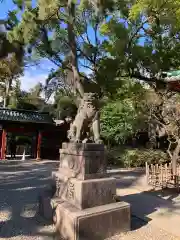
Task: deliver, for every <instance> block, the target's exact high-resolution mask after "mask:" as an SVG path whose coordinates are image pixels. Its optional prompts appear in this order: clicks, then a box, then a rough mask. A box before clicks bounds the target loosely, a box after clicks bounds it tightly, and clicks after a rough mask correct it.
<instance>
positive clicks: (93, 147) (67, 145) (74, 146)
mask: <svg viewBox="0 0 180 240" xmlns="http://www.w3.org/2000/svg"><path fill="white" fill-rule="evenodd" d="M62 149H69V150H72V151H74V150H76V151H104V150H105V148H104V144H97V143H72V142H64V143H62Z"/></svg>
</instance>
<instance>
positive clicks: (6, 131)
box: [0, 108, 69, 160]
mask: <svg viewBox="0 0 180 240" xmlns="http://www.w3.org/2000/svg"><path fill="white" fill-rule="evenodd" d="M68 128H69V126H68V124H66V123H64V124H60V125H59V126H57V124H56V122H55V121H54V120H53V119H52V117H51V116H50V115H49V114H48V113H44V112H37V111H29V110H18V109H7V108H0V147H1V151H0V159H1V160H5V159H8V158H9V157H8V156H10V147H9V146H10V144H9V143H10V141H11V138H12V137H13V138H15V139H16V156H22V155H23V153H24V151H25V154H26V155H27V156H28V158H31V159H37V160H38V159H53V160H56V159H59V149H60V147H61V143H62V142H63V141H66V140H67V137H66V136H67V130H68Z"/></svg>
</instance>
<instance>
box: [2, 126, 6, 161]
mask: <svg viewBox="0 0 180 240" xmlns="http://www.w3.org/2000/svg"><path fill="white" fill-rule="evenodd" d="M4 159H6V130H4V129H3V131H2V140H1V160H4Z"/></svg>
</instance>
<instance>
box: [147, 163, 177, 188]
mask: <svg viewBox="0 0 180 240" xmlns="http://www.w3.org/2000/svg"><path fill="white" fill-rule="evenodd" d="M146 178H147V183H148V184H149V185H151V186H153V187H155V188H157V187H160V188H167V187H176V188H178V189H179V186H180V165H179V164H178V165H177V174H176V176H174V175H173V171H172V163H169V164H150V165H149V164H147V163H146Z"/></svg>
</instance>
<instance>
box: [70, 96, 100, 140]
mask: <svg viewBox="0 0 180 240" xmlns="http://www.w3.org/2000/svg"><path fill="white" fill-rule="evenodd" d="M91 133H93V135H92V136H91ZM68 138H69V139H70V141H71V142H77V143H79V142H87V141H89V140H90V141H93V142H95V143H98V144H100V143H102V140H101V138H100V111H99V101H98V99H97V96H96V94H95V93H90V92H88V93H84V96H83V98H82V99H81V102H80V104H79V107H78V111H77V114H76V117H75V119H74V121H73V122H72V124H71V127H70V130H69V131H68Z"/></svg>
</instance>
